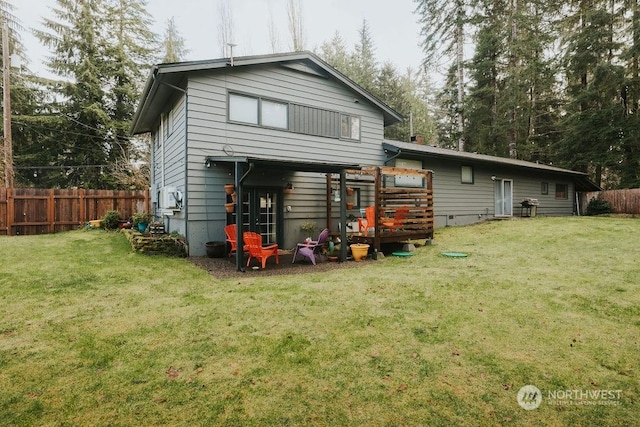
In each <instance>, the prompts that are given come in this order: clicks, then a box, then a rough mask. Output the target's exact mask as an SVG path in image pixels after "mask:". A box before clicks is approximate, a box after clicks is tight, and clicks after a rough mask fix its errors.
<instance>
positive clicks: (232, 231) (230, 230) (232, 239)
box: [224, 224, 247, 256]
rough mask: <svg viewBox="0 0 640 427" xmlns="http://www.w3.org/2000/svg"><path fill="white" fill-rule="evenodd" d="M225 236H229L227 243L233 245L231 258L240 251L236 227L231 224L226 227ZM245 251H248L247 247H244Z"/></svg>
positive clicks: (230, 252)
mask: <svg viewBox="0 0 640 427" xmlns="http://www.w3.org/2000/svg"><path fill="white" fill-rule="evenodd" d="M224 234H225V235H226V236H227V242H229V243H230V244H231V250H230V251H229V256H231V254H233V253H234V252H235V251H237V250H238V245H237V242H236V225H235V224H230V225H227V226H225V227H224ZM243 250H244V251H245V252H246V251H247V246H246V245H245V246H244V247H243Z"/></svg>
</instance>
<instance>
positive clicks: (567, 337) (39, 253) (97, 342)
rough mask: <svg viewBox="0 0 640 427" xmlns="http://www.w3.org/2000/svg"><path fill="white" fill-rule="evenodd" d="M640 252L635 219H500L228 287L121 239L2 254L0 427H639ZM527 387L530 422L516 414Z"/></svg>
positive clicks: (106, 236)
mask: <svg viewBox="0 0 640 427" xmlns="http://www.w3.org/2000/svg"><path fill="white" fill-rule="evenodd" d="M638 235H640V221H638V220H635V219H615V218H536V219H528V220H522V221H501V222H490V223H485V224H482V225H478V226H472V227H459V228H447V229H442V230H439V231H438V232H437V233H436V239H435V241H436V243H437V244H436V245H435V246H430V247H424V248H420V249H418V251H417V253H416V255H415V256H413V257H410V258H390V257H388V258H386V259H385V260H384V261H380V262H367V263H363V264H362V266H358V268H348V269H337V270H333V271H330V272H323V273H321V274H311V275H305V276H265V277H264V278H257V279H256V278H245V277H239V278H235V279H226V280H218V279H216V278H214V277H211V276H210V275H209V274H208V273H206V272H204V271H202V270H200V269H198V268H197V267H194V266H193V265H191V264H189V263H188V262H187V261H186V260H184V259H172V258H164V257H147V256H143V255H139V254H135V253H132V252H131V251H130V248H129V247H128V243H127V241H126V239H125V238H124V237H123V236H122V235H120V234H117V233H105V232H102V231H91V232H88V231H78V232H70V233H62V234H57V235H47V236H32V237H29V236H23V237H3V238H0V260H1V261H2V264H1V265H2V266H1V267H0V313H1V317H0V424H2V425H105V426H106V425H109V426H111V425H131V426H135V425H143V424H144V425H185V426H187V425H188V426H192V425H225V426H234V425H236V426H246V425H257V426H258V425H259V426H265V425H273V426H284V425H319V426H338V425H348V426H354V425H367V426H387V425H388V426H401V425H411V426H416V425H430V426H432V425H436V426H437V425H443V426H445V425H446V426H449V425H498V424H514V425H531V426H534V425H536V426H537V425H628V423H629V421H630V420H634V419H639V418H640V406H639V405H638V401H639V400H640V385H639V383H638V380H637V378H638V366H640V351H639V350H640V348H639V347H640V341H639V340H640V338H639V337H640V292H639V289H638V287H639V284H640V246H639V245H638V243H637V239H638V237H637V236H638ZM443 251H464V252H468V253H469V257H468V258H463V259H453V258H446V257H443V256H441V255H440V252H443ZM526 384H533V385H535V386H537V387H538V388H539V389H540V390H542V393H543V396H544V399H543V402H542V405H541V406H540V407H539V408H538V409H535V410H532V411H526V410H524V409H522V408H520V406H519V405H518V403H517V401H516V394H517V392H518V390H519V389H520V387H522V386H524V385H526ZM553 390H584V391H588V390H621V398H620V399H619V400H616V401H615V402H614V403H616V405H603V404H581V403H584V402H581V401H577V400H575V399H573V400H571V399H569V400H568V401H565V402H563V403H565V404H563V405H552V404H551V403H552V402H550V401H549V399H548V395H547V393H548V392H550V391H553ZM596 403H602V402H596Z"/></svg>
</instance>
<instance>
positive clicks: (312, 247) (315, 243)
mask: <svg viewBox="0 0 640 427" xmlns="http://www.w3.org/2000/svg"><path fill="white" fill-rule="evenodd" d="M328 238H329V229H328V228H325V229H324V230H322V231H321V232H320V234H319V235H318V239H317V240H312V241H310V242H308V243H298V244H297V245H296V250H295V251H294V252H293V260H292V261H291V264H293V263H294V262H296V257H297V256H298V255H300V256H302V257H305V258H309V259H310V260H311V263H312V264H313V265H316V255H318V254H319V253H320V250H321V249H322V246H323V245H324V243H325V242H326V241H327V239H328Z"/></svg>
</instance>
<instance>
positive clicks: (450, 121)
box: [435, 64, 462, 149]
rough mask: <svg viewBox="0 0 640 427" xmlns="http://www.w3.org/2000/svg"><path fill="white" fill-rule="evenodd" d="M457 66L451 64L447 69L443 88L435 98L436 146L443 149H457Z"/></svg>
mask: <svg viewBox="0 0 640 427" xmlns="http://www.w3.org/2000/svg"><path fill="white" fill-rule="evenodd" d="M457 71H458V70H457V66H456V65H455V64H452V65H451V67H449V72H448V73H447V78H446V81H445V83H444V86H443V88H442V89H441V90H440V92H439V93H438V95H437V97H436V105H437V106H438V107H437V108H439V110H438V114H437V116H436V121H435V126H436V131H437V135H438V142H437V144H436V145H438V146H440V147H443V148H451V149H457V148H458V141H459V140H460V134H459V132H460V130H459V129H460V128H459V122H458V119H459V118H460V113H459V112H460V111H461V109H462V106H461V105H459V104H458V100H459V97H458V88H459V85H458V82H457V78H458V72H457Z"/></svg>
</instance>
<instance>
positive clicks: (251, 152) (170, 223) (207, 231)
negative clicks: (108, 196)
mask: <svg viewBox="0 0 640 427" xmlns="http://www.w3.org/2000/svg"><path fill="white" fill-rule="evenodd" d="M402 120H403V118H402V117H401V116H400V114H398V113H397V112H395V111H394V110H393V109H391V108H390V107H388V106H387V105H385V104H384V103H382V102H381V101H380V100H378V99H377V98H375V97H374V96H373V95H371V94H370V93H368V92H367V91H366V90H364V89H363V88H361V87H360V86H358V85H357V84H355V83H354V82H353V81H351V80H350V79H348V78H347V77H346V76H344V75H343V74H341V73H340V72H338V71H337V70H335V69H334V68H332V67H331V66H329V65H328V64H327V63H325V62H324V61H322V60H321V59H320V58H318V57H317V56H316V55H314V54H312V53H309V52H295V53H286V54H274V55H262V56H247V57H238V58H224V59H218V60H207V61H193V62H182V63H172V64H160V65H157V66H155V67H153V70H152V72H151V74H150V76H149V79H148V80H147V83H146V86H145V88H144V90H143V95H142V98H141V101H140V104H139V106H138V109H137V111H136V113H135V115H134V118H133V124H132V134H141V133H147V132H149V133H151V137H152V147H151V163H152V168H151V171H152V172H151V174H152V176H151V194H152V203H153V206H154V214H155V216H156V217H161V218H163V219H164V222H165V227H166V228H167V229H168V230H170V231H177V232H178V233H180V234H182V235H184V236H185V237H186V240H187V242H188V251H189V255H192V256H194V255H195V256H197V255H203V254H204V253H205V245H204V244H205V243H206V242H208V241H220V240H224V239H225V237H224V232H223V229H224V226H225V225H227V224H230V223H236V224H239V225H242V227H239V228H238V230H237V237H238V240H240V239H241V234H240V233H241V229H242V228H243V227H244V228H247V229H249V228H251V229H256V230H259V231H260V233H261V234H262V236H263V239H264V243H278V244H279V246H280V247H282V248H292V247H294V246H295V244H296V243H297V242H299V241H301V239H303V238H304V237H305V235H304V233H303V232H302V230H301V225H302V224H303V223H307V222H309V221H312V222H315V223H316V224H317V225H318V229H319V228H324V226H325V224H326V225H328V226H329V227H330V228H331V229H332V231H334V232H337V231H339V232H340V234H341V237H342V238H343V239H344V238H345V237H346V236H345V233H346V228H347V220H346V218H347V206H349V208H350V209H352V211H349V213H356V214H358V215H360V212H362V211H361V210H362V209H363V208H364V207H365V206H368V205H371V204H374V203H375V204H378V203H379V201H380V199H381V198H380V197H379V194H378V193H377V191H380V188H382V187H385V186H395V187H398V188H406V189H412V188H413V189H416V188H417V189H420V188H422V189H423V190H424V191H418V193H417V194H421V195H422V196H419V197H417V198H411V203H413V201H414V200H415V206H412V208H414V209H413V210H414V211H417V212H418V213H417V217H415V218H411V219H410V220H408V221H407V222H410V223H412V225H413V226H415V225H416V224H422V225H420V227H423V228H421V229H419V230H415V231H416V232H417V231H419V232H420V233H419V234H420V235H429V234H430V233H432V229H433V228H432V226H433V206H432V204H433V203H434V202H435V204H436V211H435V213H436V215H437V218H438V223H439V225H451V224H461V223H469V222H473V220H478V219H481V218H486V217H490V216H494V215H498V216H499V215H506V216H508V215H513V214H514V212H513V207H514V206H517V202H519V201H518V198H520V197H534V196H538V198H539V199H540V202H541V203H540V209H541V212H540V213H541V214H549V215H564V214H571V213H572V206H573V204H572V203H573V202H572V200H573V198H574V194H575V192H576V191H580V190H581V189H583V188H586V187H588V185H587V182H586V181H587V179H586V176H584V174H579V173H577V172H572V171H567V170H562V169H558V168H552V167H548V166H544V165H535V164H532V163H527V162H518V161H513V160H506V159H499V158H495V157H490V156H479V155H472V154H469V153H457V152H455V151H452V150H442V149H437V148H434V147H427V146H424V145H417V144H410V143H404V142H395V141H384V127H385V126H388V125H391V124H394V123H398V122H400V121H402ZM364 166H380V167H383V166H384V167H385V173H387V174H389V175H390V177H389V179H388V180H387V178H384V181H383V185H382V186H381V185H378V184H376V186H373V187H372V186H370V185H367V182H366V179H365V180H364V181H360V184H362V185H360V187H358V188H357V190H358V191H357V192H356V196H353V197H354V200H352V201H351V202H352V204H353V205H354V206H350V205H347V204H346V202H348V201H347V200H346V197H347V196H346V186H347V182H349V179H354V178H357V175H367V174H366V173H364V174H361V173H359V172H358V171H361V170H362V169H363V167H364ZM389 168H395V171H394V170H391V169H389ZM410 169H420V170H422V172H420V173H415V174H414V173H412V172H411V171H410ZM425 169H426V170H428V169H432V170H434V171H436V174H435V175H434V177H433V187H434V190H433V191H434V192H435V194H437V196H434V194H433V193H432V192H431V191H432V189H431V187H430V186H431V175H430V172H428V171H427V175H422V173H423V172H425ZM398 171H405V173H404V174H402V173H400V174H398V173H397V172H398ZM376 174H377V175H376V176H380V168H378V169H377V172H376ZM369 176H373V175H369ZM492 177H493V179H494V180H492ZM544 183H546V184H547V187H546V191H547V192H548V193H547V194H541V193H544V190H543V188H544V187H541V186H543V185H544ZM427 184H428V185H427ZM225 185H229V186H230V188H232V189H233V190H231V191H230V192H231V193H232V194H227V193H226V192H225V190H224V188H225ZM563 185H564V187H563ZM372 188H373V190H372ZM389 191H391V192H393V191H396V190H393V191H392V190H389ZM412 191H413V190H407V191H404V190H402V191H400V193H402V194H404V195H405V196H407V197H413V196H412V194H413V193H412ZM563 191H564V193H563ZM439 192H441V193H439ZM421 197H422V198H421ZM405 199H406V197H405ZM434 199H435V200H434ZM335 202H338V203H337V206H338V208H335V207H334V209H331V204H335ZM354 202H355V203H354ZM403 203H405V202H403ZM378 207H380V206H378ZM227 209H229V210H230V212H227ZM389 210H390V211H394V210H397V209H395V208H393V207H392V208H391V209H389ZM377 211H378V210H376V212H377ZM382 214H384V212H382V208H381V209H380V215H382ZM376 215H378V214H376ZM376 220H377V221H378V220H379V221H381V222H380V223H382V221H383V220H382V219H380V218H378V216H376ZM341 224H345V227H342V226H341ZM400 235H401V233H397V234H396V235H395V236H396V237H399V236H400ZM375 241H376V242H377V243H376V244H379V242H380V241H381V240H380V238H379V236H377V237H376V240H375ZM344 246H345V245H343V251H346V249H344ZM240 252H241V251H240ZM345 253H346V252H343V258H344V254H345ZM241 256H242V255H241V254H239V255H238V256H237V265H238V268H240V265H241V263H242V258H241Z"/></svg>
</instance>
